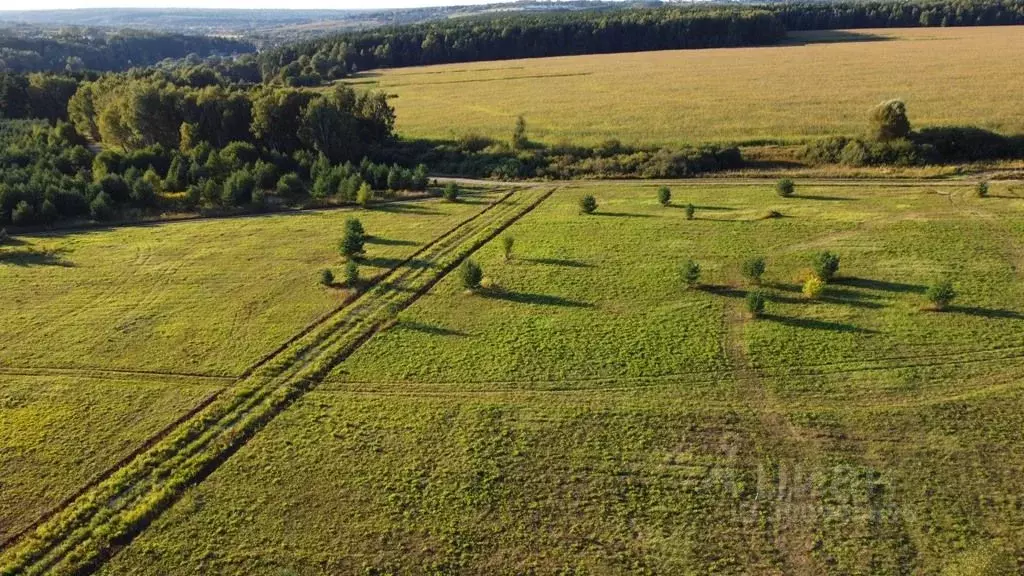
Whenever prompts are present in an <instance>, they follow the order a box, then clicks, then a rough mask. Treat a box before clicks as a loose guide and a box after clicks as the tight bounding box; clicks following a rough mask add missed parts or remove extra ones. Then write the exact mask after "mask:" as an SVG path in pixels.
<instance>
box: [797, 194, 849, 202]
mask: <svg viewBox="0 0 1024 576" xmlns="http://www.w3.org/2000/svg"><path fill="white" fill-rule="evenodd" d="M793 198H796V199H798V200H799V199H803V200H817V201H821V202H856V201H857V198H844V197H842V196H819V195H815V194H796V195H794V196H793Z"/></svg>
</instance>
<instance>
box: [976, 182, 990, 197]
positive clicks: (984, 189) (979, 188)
mask: <svg viewBox="0 0 1024 576" xmlns="http://www.w3.org/2000/svg"><path fill="white" fill-rule="evenodd" d="M974 193H975V194H976V195H977V196H978V198H988V182H985V181H984V180H982V181H981V182H978V183H977V184H976V185H975V186H974Z"/></svg>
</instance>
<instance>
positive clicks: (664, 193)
mask: <svg viewBox="0 0 1024 576" xmlns="http://www.w3.org/2000/svg"><path fill="white" fill-rule="evenodd" d="M671 202H672V190H671V189H670V188H669V187H668V186H662V187H661V188H658V203H659V204H661V205H662V206H668V205H669V204H670V203H671Z"/></svg>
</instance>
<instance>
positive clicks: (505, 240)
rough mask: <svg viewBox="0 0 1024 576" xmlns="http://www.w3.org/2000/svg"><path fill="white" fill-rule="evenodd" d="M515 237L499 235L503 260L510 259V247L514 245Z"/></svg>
mask: <svg viewBox="0 0 1024 576" xmlns="http://www.w3.org/2000/svg"><path fill="white" fill-rule="evenodd" d="M515 243H516V239H515V238H513V237H512V236H510V235H508V234H506V235H504V236H502V237H501V248H502V251H503V252H504V254H505V261H506V262H507V261H509V260H511V259H512V248H513V247H514V246H515Z"/></svg>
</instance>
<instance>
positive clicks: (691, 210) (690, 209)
mask: <svg viewBox="0 0 1024 576" xmlns="http://www.w3.org/2000/svg"><path fill="white" fill-rule="evenodd" d="M696 213H697V207H696V206H694V205H693V204H687V205H686V219H687V220H693V218H694V215H695V214H696Z"/></svg>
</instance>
